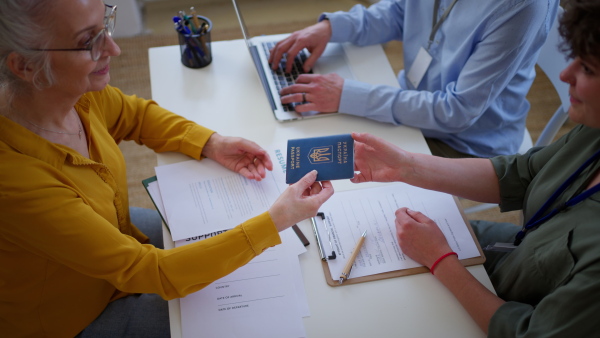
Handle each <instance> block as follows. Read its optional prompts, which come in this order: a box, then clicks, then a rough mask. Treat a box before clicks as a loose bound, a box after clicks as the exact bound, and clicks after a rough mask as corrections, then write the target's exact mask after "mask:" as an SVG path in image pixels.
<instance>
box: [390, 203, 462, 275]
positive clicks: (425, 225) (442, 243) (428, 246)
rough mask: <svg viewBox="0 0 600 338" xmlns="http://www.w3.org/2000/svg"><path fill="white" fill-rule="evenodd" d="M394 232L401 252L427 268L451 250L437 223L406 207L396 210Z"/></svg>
mask: <svg viewBox="0 0 600 338" xmlns="http://www.w3.org/2000/svg"><path fill="white" fill-rule="evenodd" d="M396 234H397V236H398V244H400V249H402V252H404V253H405V254H406V255H408V256H409V257H410V258H412V259H413V260H414V261H416V262H417V263H419V264H423V265H425V266H426V267H428V268H430V267H431V265H432V264H433V263H434V262H435V261H436V260H437V259H438V258H440V257H441V256H442V255H444V254H446V253H448V252H451V251H452V249H451V248H450V245H448V241H446V237H445V236H444V234H443V233H442V231H441V230H440V228H439V227H438V226H437V224H435V222H434V221H432V220H431V219H430V218H429V217H427V216H425V215H423V214H422V213H420V212H418V211H414V210H410V209H408V208H400V209H398V210H396Z"/></svg>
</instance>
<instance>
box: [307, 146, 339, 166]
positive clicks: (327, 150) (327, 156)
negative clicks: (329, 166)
mask: <svg viewBox="0 0 600 338" xmlns="http://www.w3.org/2000/svg"><path fill="white" fill-rule="evenodd" d="M332 154H333V146H324V147H315V148H312V149H310V152H309V153H308V160H309V161H310V163H313V164H315V163H330V162H333V156H331V155H332Z"/></svg>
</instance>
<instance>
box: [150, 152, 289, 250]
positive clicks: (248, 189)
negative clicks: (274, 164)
mask: <svg viewBox="0 0 600 338" xmlns="http://www.w3.org/2000/svg"><path fill="white" fill-rule="evenodd" d="M275 169H276V170H274V171H268V172H267V177H266V178H265V179H263V180H262V181H260V182H257V181H253V180H248V179H246V178H244V177H243V176H242V175H240V174H238V173H234V172H232V171H229V170H227V169H225V168H223V167H222V166H221V165H219V164H218V163H216V162H214V161H211V160H209V159H204V160H202V161H196V160H191V161H185V162H179V163H174V164H169V165H164V166H159V167H156V175H157V179H158V184H159V187H160V193H161V195H162V199H163V204H164V208H165V215H166V218H167V219H168V222H169V228H170V230H171V236H172V237H173V240H175V241H178V240H182V239H186V238H190V237H193V236H198V235H202V234H206V233H210V232H214V231H218V230H223V229H229V228H231V227H233V226H236V225H238V224H240V223H242V222H244V221H246V220H248V219H250V218H252V217H255V216H257V215H259V214H261V213H263V212H265V211H266V210H268V209H269V207H270V206H271V204H272V203H273V202H274V201H275V199H277V197H278V196H279V195H280V194H281V193H282V192H283V190H285V188H286V187H287V185H286V184H285V177H284V176H283V173H282V172H281V170H280V169H279V170H277V169H278V168H275Z"/></svg>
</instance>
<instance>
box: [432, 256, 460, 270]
mask: <svg viewBox="0 0 600 338" xmlns="http://www.w3.org/2000/svg"><path fill="white" fill-rule="evenodd" d="M451 255H455V256H456V257H458V254H457V253H456V252H454V251H452V252H448V253H447V254H444V255H442V257H440V258H438V259H437V261H435V262H434V263H433V264H431V268H429V271H431V274H432V275H433V274H434V273H433V269H435V266H436V265H438V263H439V262H441V261H442V259H444V258H446V257H448V256H451Z"/></svg>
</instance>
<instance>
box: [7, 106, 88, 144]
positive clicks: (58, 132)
mask: <svg viewBox="0 0 600 338" xmlns="http://www.w3.org/2000/svg"><path fill="white" fill-rule="evenodd" d="M13 111H15V110H14V108H13ZM71 111H73V112H75V110H74V109H71ZM19 115H20V116H21V118H22V119H23V120H24V121H25V122H27V123H29V124H31V125H32V126H34V127H36V128H39V129H41V130H45V131H49V132H51V133H56V134H63V135H79V139H80V140H81V132H82V131H83V130H82V128H81V120H80V119H79V117H77V121H78V122H79V131H78V132H76V133H69V132H66V131H56V130H50V129H46V128H44V127H40V126H38V125H37V124H35V123H33V122H31V121H29V120H28V119H26V118H25V117H24V116H23V114H19ZM75 115H77V112H75Z"/></svg>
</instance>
